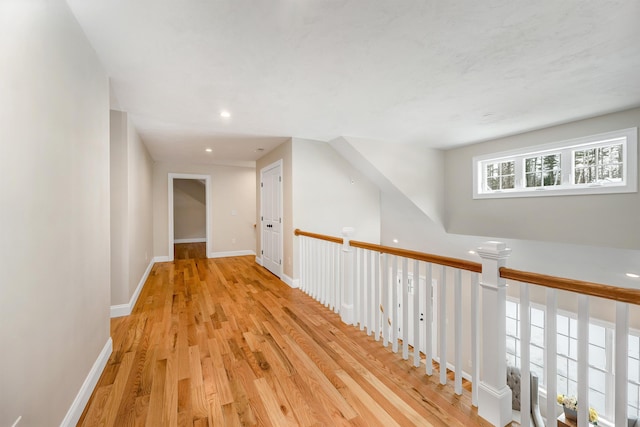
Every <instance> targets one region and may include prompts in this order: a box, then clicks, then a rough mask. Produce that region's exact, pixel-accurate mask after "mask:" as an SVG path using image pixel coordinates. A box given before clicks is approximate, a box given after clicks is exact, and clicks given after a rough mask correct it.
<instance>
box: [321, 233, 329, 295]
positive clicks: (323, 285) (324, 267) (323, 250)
mask: <svg viewBox="0 0 640 427" xmlns="http://www.w3.org/2000/svg"><path fill="white" fill-rule="evenodd" d="M320 245H321V246H320V260H321V262H320V302H321V303H322V305H324V306H325V307H326V305H327V249H326V247H327V242H325V241H324V240H321V241H320Z"/></svg>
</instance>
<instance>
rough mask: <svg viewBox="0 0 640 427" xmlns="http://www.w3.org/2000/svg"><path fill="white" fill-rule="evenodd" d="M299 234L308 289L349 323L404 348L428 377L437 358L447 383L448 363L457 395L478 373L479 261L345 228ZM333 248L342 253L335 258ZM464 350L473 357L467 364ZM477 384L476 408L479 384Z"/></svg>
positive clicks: (405, 356) (399, 349)
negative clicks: (353, 234)
mask: <svg viewBox="0 0 640 427" xmlns="http://www.w3.org/2000/svg"><path fill="white" fill-rule="evenodd" d="M296 235H298V241H299V254H300V257H299V263H300V266H299V271H300V282H301V283H300V288H301V289H302V290H303V291H304V292H305V293H307V294H309V295H310V296H311V297H313V298H314V299H316V300H317V301H319V302H320V303H322V304H324V305H325V306H326V307H328V308H330V309H333V310H337V312H339V313H340V314H341V316H342V319H343V321H345V323H349V324H352V325H354V326H356V327H358V328H359V329H360V330H362V331H366V333H367V334H369V335H372V336H373V337H374V338H375V339H376V340H378V341H381V344H382V345H384V346H385V347H388V346H389V345H390V347H391V350H392V351H393V352H396V353H397V352H401V354H402V358H403V359H405V360H411V362H412V364H413V365H414V366H415V367H419V366H420V364H421V363H424V365H425V368H424V369H425V373H426V374H427V375H432V374H433V363H434V361H435V362H436V363H439V365H440V366H442V369H440V377H439V381H440V383H442V384H446V383H447V381H448V378H447V368H450V369H451V370H452V371H453V372H454V391H455V393H456V394H462V392H463V378H466V379H467V380H469V381H470V382H471V383H472V384H474V382H475V381H476V380H477V378H478V372H479V366H478V360H479V354H478V350H479V345H478V342H479V341H478V337H477V334H478V326H477V319H478V314H479V308H478V305H477V302H478V298H477V296H478V293H479V292H478V287H479V274H478V271H479V269H480V264H478V263H473V262H469V261H464V260H458V259H453V258H446V257H439V256H434V255H429V254H423V253H420V252H412V251H405V250H401V249H396V248H389V247H383V246H378V245H371V244H368V243H364V242H355V241H350V240H349V237H350V230H345V231H343V236H344V238H343V239H340V238H336V237H331V236H322V235H318V234H314V233H307V232H302V231H299V230H297V231H296ZM340 248H341V249H340ZM336 251H341V252H342V256H341V257H336ZM338 260H339V262H338ZM338 270H339V271H338ZM449 287H452V288H453V290H452V291H448V288H449ZM339 296H342V300H339V299H338V298H339ZM450 300H451V301H450ZM463 307H467V308H468V307H470V308H471V312H472V315H471V316H470V317H465V316H463ZM464 321H466V322H467V323H466V324H463V322H464ZM449 328H451V329H449ZM450 334H451V335H453V340H452V342H449V340H448V339H447V336H448V335H450ZM450 354H452V355H453V360H452V361H453V363H450V362H451V360H450V359H449V355H450ZM436 355H437V357H436ZM463 355H466V356H467V357H468V356H469V355H470V357H468V359H467V360H470V361H471V365H470V366H467V367H466V368H465V367H464V366H463ZM473 389H474V391H473V396H474V397H473V399H472V401H473V404H474V405H477V401H478V399H477V390H475V389H476V387H475V385H474V386H473Z"/></svg>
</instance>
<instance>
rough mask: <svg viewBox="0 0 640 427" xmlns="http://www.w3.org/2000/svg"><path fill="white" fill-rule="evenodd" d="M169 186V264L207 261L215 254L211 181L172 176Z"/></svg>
mask: <svg viewBox="0 0 640 427" xmlns="http://www.w3.org/2000/svg"><path fill="white" fill-rule="evenodd" d="M168 184H169V186H168V201H169V203H168V214H169V215H168V219H169V221H168V222H169V248H168V249H169V261H173V260H174V259H176V257H177V258H184V257H185V256H186V257H190V258H193V257H198V258H207V257H208V256H209V253H211V247H210V246H211V197H210V194H209V190H210V188H211V177H210V176H209V175H196V174H181V173H170V174H169V183H168ZM176 245H179V246H178V247H177V248H176ZM203 245H204V247H203Z"/></svg>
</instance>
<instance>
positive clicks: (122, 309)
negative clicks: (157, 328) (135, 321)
mask: <svg viewBox="0 0 640 427" xmlns="http://www.w3.org/2000/svg"><path fill="white" fill-rule="evenodd" d="M155 259H156V258H153V259H152V260H151V262H150V263H149V265H148V266H147V269H146V270H145V271H144V274H143V275H142V278H141V279H140V282H139V283H138V286H137V287H136V290H135V291H133V295H131V299H130V300H129V302H128V303H126V304H118V305H112V306H111V317H122V316H128V315H130V314H131V311H132V310H133V307H134V306H135V305H136V301H138V297H139V296H140V291H142V288H143V286H144V284H145V282H146V281H147V278H148V277H149V273H151V268H152V267H153V264H155V263H156V261H155Z"/></svg>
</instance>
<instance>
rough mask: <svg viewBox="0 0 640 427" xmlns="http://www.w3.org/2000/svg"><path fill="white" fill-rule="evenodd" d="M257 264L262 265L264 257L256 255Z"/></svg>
mask: <svg viewBox="0 0 640 427" xmlns="http://www.w3.org/2000/svg"><path fill="white" fill-rule="evenodd" d="M256 264H258V265H259V266H260V267H262V258H260V257H259V256H256Z"/></svg>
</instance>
